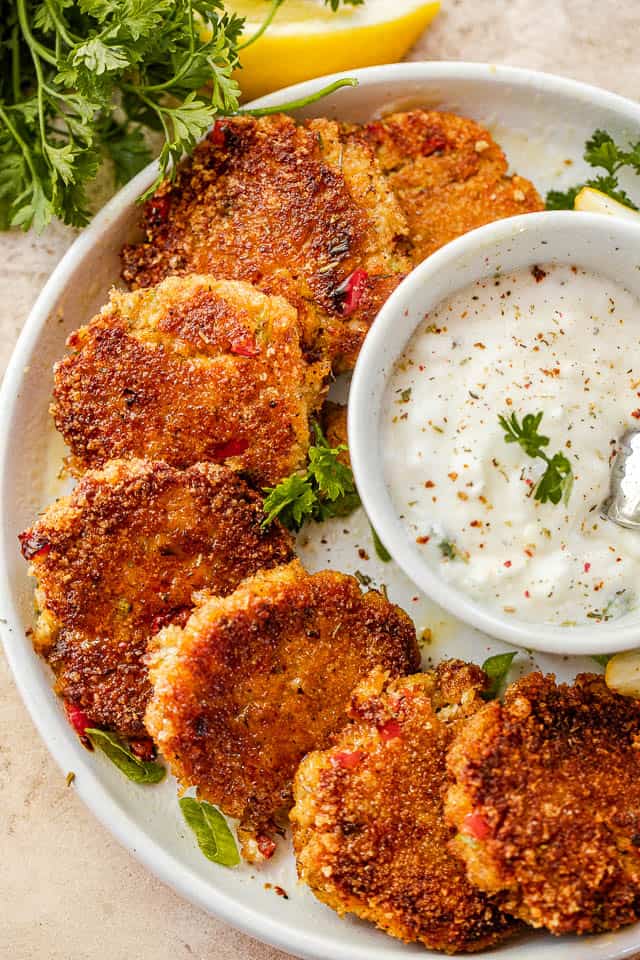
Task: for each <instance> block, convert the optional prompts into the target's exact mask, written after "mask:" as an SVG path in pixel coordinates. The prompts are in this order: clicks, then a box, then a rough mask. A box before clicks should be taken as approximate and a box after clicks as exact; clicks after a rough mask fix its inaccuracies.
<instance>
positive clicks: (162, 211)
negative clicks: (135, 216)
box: [145, 197, 171, 227]
mask: <svg viewBox="0 0 640 960" xmlns="http://www.w3.org/2000/svg"><path fill="white" fill-rule="evenodd" d="M170 208H171V202H170V200H169V198H168V197H151V199H150V200H149V202H148V203H147V206H146V209H145V215H146V220H147V223H148V224H149V226H150V227H159V226H162V224H163V223H166V222H167V220H168V219H169V210H170Z"/></svg>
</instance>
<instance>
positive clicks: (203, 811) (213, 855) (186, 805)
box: [178, 797, 240, 867]
mask: <svg viewBox="0 0 640 960" xmlns="http://www.w3.org/2000/svg"><path fill="white" fill-rule="evenodd" d="M178 803H179V804H180V809H181V810H182V816H183V817H184V819H185V821H186V822H187V824H188V826H189V827H190V828H191V830H193V832H194V834H195V837H196V840H197V841H198V846H199V847H200V850H201V851H202V853H203V854H204V855H205V857H206V858H207V860H212V861H213V862H214V863H220V864H222V866H223V867H235V866H236V865H237V864H238V863H240V857H239V855H238V848H237V846H236V842H235V840H234V839H233V834H232V833H231V830H230V829H229V825H228V824H227V821H226V820H225V818H224V817H223V816H222V814H221V813H220V811H219V810H218V809H217V808H216V807H214V806H213V804H211V803H207V801H206V800H196V799H195V798H194V797H182V799H180V800H179V801H178Z"/></svg>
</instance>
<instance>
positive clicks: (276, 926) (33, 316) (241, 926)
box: [0, 61, 640, 960]
mask: <svg viewBox="0 0 640 960" xmlns="http://www.w3.org/2000/svg"><path fill="white" fill-rule="evenodd" d="M345 73H346V74H347V75H349V76H353V77H356V78H357V79H358V80H359V81H360V82H361V85H362V86H368V85H369V84H371V83H373V82H376V81H380V80H381V79H382V80H384V79H385V78H386V77H388V78H393V79H395V80H398V79H402V80H405V81H408V82H409V81H420V80H425V81H431V82H432V81H434V80H438V79H441V80H447V79H451V80H452V79H456V80H464V79H467V80H473V79H486V78H487V75H488V76H489V77H490V78H492V79H493V80H495V81H496V82H498V83H509V84H513V85H515V86H518V87H523V86H524V87H534V88H536V90H538V91H540V92H543V91H544V92H546V93H548V94H553V93H559V94H563V95H567V94H569V95H570V94H573V96H574V97H575V98H576V99H579V100H582V101H583V102H584V103H585V104H587V105H589V106H598V105H600V106H603V107H605V108H608V109H611V110H613V111H616V112H619V113H620V114H624V115H625V116H626V117H628V118H629V119H630V120H633V121H634V122H636V123H638V125H639V126H640V104H637V103H634V102H633V101H632V100H630V99H628V98H627V97H624V96H622V95H620V94H617V93H612V92H610V91H607V90H605V89H603V88H601V87H598V86H595V85H593V84H588V83H583V82H581V81H578V80H574V79H571V78H567V77H562V76H559V75H557V74H553V73H548V72H543V71H537V70H531V69H526V68H522V67H511V66H503V65H496V64H490V63H481V62H473V61H432V62H429V61H426V62H415V61H414V62H406V63H397V64H386V65H380V66H374V67H366V68H362V69H357V70H351V71H341V72H340V73H333V74H329V75H326V76H324V77H319V78H316V79H313V80H308V81H305V82H303V83H299V84H295V85H293V86H289V87H285V88H282V89H281V90H278V91H275V92H273V93H271V94H268V95H267V96H265V97H261V98H260V99H258V100H255V101H252V103H251V104H249V105H248V106H252V107H257V106H260V107H266V106H276V105H278V104H281V103H284V102H286V101H287V100H289V99H297V98H300V97H305V96H308V95H309V94H310V93H312V92H313V91H315V90H317V89H318V88H319V87H320V86H323V85H324V84H328V83H331V82H332V81H334V80H336V79H338V78H340V77H342V76H345ZM157 170H158V164H157V161H153V162H152V163H150V164H149V165H148V166H147V167H145V169H144V170H142V171H141V172H140V173H139V174H138V175H137V176H136V177H134V178H133V179H132V180H131V181H129V183H128V184H127V185H126V186H124V187H123V188H122V189H121V190H119V191H118V192H117V193H116V194H115V195H114V196H113V197H112V198H111V200H110V201H109V202H108V203H107V204H106V205H105V206H104V207H103V208H102V209H101V210H100V211H99V212H98V213H97V214H96V216H95V217H94V218H93V220H92V221H91V223H90V224H89V225H88V226H87V227H85V228H84V230H83V232H82V233H81V234H80V235H79V236H78V237H77V238H76V239H75V240H74V242H73V243H72V244H71V246H70V247H69V249H68V250H67V251H66V253H65V254H64V256H63V257H62V258H61V260H60V262H59V263H58V264H57V265H56V267H55V268H54V270H53V271H52V273H51V275H50V276H49V278H48V280H47V282H46V283H45V285H44V287H43V289H42V291H41V292H40V294H39V296H38V297H37V299H36V301H35V303H34V305H33V307H32V308H31V310H30V312H29V315H28V317H27V319H26V321H25V324H24V326H23V328H22V330H21V332H20V335H19V337H18V340H17V342H16V345H15V347H14V349H13V352H12V354H11V357H10V360H9V363H8V365H7V368H6V371H5V374H4V377H3V381H2V386H1V388H0V410H1V411H2V413H1V416H0V497H1V499H2V507H1V508H0V509H1V512H0V610H2V616H3V617H4V618H5V621H6V622H3V623H2V624H1V630H0V634H1V636H2V642H3V647H4V652H5V656H6V658H7V661H8V663H9V667H10V669H11V672H12V675H13V679H14V682H15V684H16V686H17V688H18V691H19V693H20V696H21V699H22V701H23V703H24V704H25V706H26V707H27V710H28V712H29V714H30V716H31V719H32V721H33V723H34V725H35V727H36V729H37V731H38V733H39V734H40V737H41V738H42V740H43V741H44V743H45V745H46V747H47V749H48V750H49V752H50V754H51V755H52V756H53V759H54V760H55V762H56V763H57V764H58V767H59V768H60V769H61V771H62V772H63V773H65V772H66V771H67V770H71V769H74V768H77V767H78V766H80V767H81V768H82V776H81V777H78V778H76V782H75V787H76V792H77V794H78V796H79V797H80V799H81V800H82V802H83V803H84V804H85V806H87V807H88V809H89V810H90V811H91V812H92V814H93V815H94V816H95V817H96V818H97V819H98V820H99V821H100V823H101V824H102V825H103V826H104V827H106V829H107V830H108V831H109V832H110V833H111V834H112V835H113V836H114V837H115V838H116V839H117V840H118V841H119V843H121V844H122V846H123V847H124V848H125V849H126V850H127V851H128V852H129V853H131V854H133V855H134V856H135V857H136V859H137V860H139V861H140V862H141V863H142V864H143V865H144V866H145V867H146V868H147V869H148V870H150V871H151V872H152V873H153V874H154V875H155V876H156V877H157V878H158V879H159V880H161V881H162V882H163V883H165V884H166V885H167V886H168V887H169V888H171V889H173V890H174V891H175V892H177V893H178V894H179V895H180V896H182V897H183V898H184V899H186V900H188V901H190V902H191V903H193V904H195V905H196V906H198V907H200V908H201V909H203V910H205V911H206V912H207V913H209V914H211V915H213V916H215V917H217V918H219V919H221V920H223V921H224V922H226V923H228V924H230V925H231V926H232V927H234V928H235V929H237V930H241V931H242V932H243V933H246V934H248V935H249V936H253V937H255V938H257V939H259V940H261V941H262V942H264V943H267V944H269V945H271V946H274V947H277V948H278V949H281V950H284V951H286V952H288V953H293V955H294V956H298V957H302V958H304V960H326V957H327V949H328V948H330V949H331V951H332V960H368V958H369V950H368V948H367V947H366V946H362V947H361V946H359V945H355V944H353V945H349V944H344V943H341V944H336V943H334V942H333V941H330V942H327V938H326V937H325V935H324V934H322V933H316V932H313V931H311V930H310V931H305V932H304V933H302V932H299V931H296V932H295V933H294V934H293V935H292V931H291V928H290V927H289V926H288V925H287V924H285V923H283V922H282V921H280V920H277V919H274V918H273V917H271V916H269V915H267V914H266V913H264V912H263V911H261V910H258V909H255V908H252V907H249V906H246V905H244V904H239V903H238V901H237V900H236V899H235V898H234V897H233V896H232V895H230V894H228V893H226V892H224V891H220V890H215V897H214V898H213V897H211V894H210V893H209V895H208V896H207V895H205V892H206V890H207V886H206V885H203V884H202V881H201V879H200V878H199V877H198V876H197V875H196V874H194V873H193V872H192V871H191V870H190V869H189V868H188V867H187V866H185V865H183V864H182V863H181V862H180V861H179V860H177V859H175V858H174V857H173V856H172V855H171V854H170V853H168V852H167V851H166V849H165V848H164V847H162V846H161V845H160V844H159V843H157V842H156V841H155V840H154V839H152V838H151V837H150V836H148V835H147V834H146V833H145V831H144V830H143V829H142V828H140V827H139V826H138V825H137V824H136V822H135V821H134V820H133V819H132V817H131V816H130V815H129V814H128V813H127V812H126V811H125V810H123V809H122V807H121V806H120V804H119V803H118V801H117V800H116V799H115V797H114V796H113V794H112V793H111V792H110V790H109V789H108V787H107V786H106V785H103V784H102V783H101V782H100V779H99V778H98V777H97V775H96V774H95V773H94V772H93V770H92V768H91V765H90V764H88V763H87V762H86V760H85V759H84V758H83V756H82V748H81V747H79V746H78V745H77V744H75V743H73V742H72V741H71V739H70V738H69V737H68V736H67V733H68V731H67V729H66V727H67V724H66V721H65V720H64V718H63V716H62V713H61V711H60V709H59V706H58V703H57V698H56V697H55V696H51V697H49V698H47V699H46V700H42V699H41V697H40V693H39V687H40V686H41V684H40V683H39V681H38V676H37V674H36V670H37V669H39V667H40V665H39V664H38V663H37V661H34V659H33V651H32V649H31V647H30V645H29V644H28V643H27V642H25V641H24V638H23V637H22V625H21V622H20V616H19V614H18V610H17V605H16V601H15V599H14V597H13V595H12V593H11V591H10V589H9V567H8V557H9V555H10V553H9V551H11V550H13V551H15V549H16V548H15V543H14V542H13V540H11V542H9V538H8V531H7V515H6V511H5V508H4V504H5V498H4V496H3V493H4V491H5V489H6V488H7V486H9V485H11V483H10V479H9V478H8V463H9V459H10V443H11V429H10V427H11V425H12V424H13V421H14V418H15V411H16V406H17V404H18V403H19V402H21V397H20V389H21V386H22V376H23V372H24V366H25V362H26V360H27V358H28V357H29V355H30V353H31V351H32V348H33V347H34V346H35V344H36V343H37V341H38V338H39V336H40V333H41V330H42V329H43V327H44V325H45V323H46V321H47V319H48V317H49V315H50V314H51V312H52V309H53V308H54V307H55V305H56V304H57V302H58V300H59V298H60V296H61V295H62V293H63V292H64V289H65V286H66V283H67V278H68V275H69V274H70V273H71V272H72V271H73V270H74V269H75V268H76V267H77V266H78V264H79V262H80V261H81V260H82V259H83V258H84V256H85V255H86V254H87V253H88V252H89V251H90V250H91V248H92V247H93V246H94V245H95V244H96V243H97V242H98V241H99V240H100V238H101V237H102V235H103V234H104V233H105V232H106V231H107V230H108V228H109V225H110V223H111V220H112V219H113V218H114V217H116V216H118V215H119V214H120V213H121V211H122V210H123V209H124V208H125V207H126V206H128V205H130V204H132V203H135V201H136V199H137V197H138V196H139V195H140V194H141V193H142V192H143V191H144V190H145V189H146V188H147V187H148V186H149V185H150V184H151V183H152V182H153V180H154V178H155V176H156V175H157ZM15 638H20V642H14V640H15ZM40 679H42V678H40ZM212 901H215V902H212ZM294 937H295V941H294V939H293V938H294ZM615 939H616V937H615V936H614V937H612V940H613V941H615ZM394 946H395V944H394ZM638 947H640V924H638V933H637V937H636V942H635V943H634V944H629V945H627V946H626V947H622V948H619V947H618V948H616V946H615V944H614V942H612V943H611V949H610V950H607V948H606V947H605V951H604V952H599V953H598V958H599V960H622V958H624V957H631V956H632V955H633V954H634V953H636V952H637V949H638ZM408 955H410V954H408Z"/></svg>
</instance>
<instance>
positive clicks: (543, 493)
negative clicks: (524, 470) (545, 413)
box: [498, 411, 573, 504]
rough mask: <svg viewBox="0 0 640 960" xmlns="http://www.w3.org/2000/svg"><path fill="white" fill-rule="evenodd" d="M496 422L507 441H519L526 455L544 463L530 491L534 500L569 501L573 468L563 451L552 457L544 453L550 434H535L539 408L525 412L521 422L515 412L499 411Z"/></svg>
mask: <svg viewBox="0 0 640 960" xmlns="http://www.w3.org/2000/svg"><path fill="white" fill-rule="evenodd" d="M498 421H499V423H500V426H501V427H502V429H503V430H504V432H505V433H504V439H505V441H506V442H507V443H518V444H519V445H520V446H521V447H522V449H523V450H524V452H525V453H526V454H527V456H528V457H532V458H534V459H535V458H537V459H539V460H544V462H545V463H546V465H547V468H546V470H545V472H544V473H543V474H542V476H541V477H540V480H539V481H538V484H537V486H536V488H535V490H534V492H533V497H534V499H535V500H539V501H540V503H547V501H549V502H551V503H554V504H557V503H560V501H561V500H562V501H563V503H565V504H566V503H568V501H569V497H570V496H571V490H572V488H573V470H572V468H571V463H570V462H569V460H568V459H567V458H566V457H565V455H564V454H563V453H554V455H553V456H552V457H549V456H547V454H546V453H545V451H544V449H543V448H544V447H548V446H549V437H545V436H543V435H542V434H541V433H538V427H539V426H540V423H541V421H542V411H540V412H539V413H535V414H534V413H527V414H525V416H524V417H523V418H522V423H520V421H519V420H518V417H517V415H516V414H515V413H511V414H506V415H505V414H501V415H500V416H499V417H498Z"/></svg>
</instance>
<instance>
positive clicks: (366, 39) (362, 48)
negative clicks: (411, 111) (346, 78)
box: [228, 0, 440, 100]
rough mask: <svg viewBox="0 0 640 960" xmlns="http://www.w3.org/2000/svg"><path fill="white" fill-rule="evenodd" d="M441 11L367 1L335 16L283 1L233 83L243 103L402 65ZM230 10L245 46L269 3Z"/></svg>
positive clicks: (236, 3)
mask: <svg viewBox="0 0 640 960" xmlns="http://www.w3.org/2000/svg"><path fill="white" fill-rule="evenodd" d="M439 8H440V4H439V2H433V3H425V2H424V0H366V2H365V3H363V4H362V5H360V6H356V7H353V6H349V5H347V4H342V3H341V4H340V7H339V8H338V10H336V11H335V13H334V12H333V11H332V10H331V7H330V6H329V4H325V3H324V2H323V0H285V2H284V3H283V4H282V6H281V7H280V8H279V9H278V11H277V13H276V15H275V17H274V19H273V22H272V23H271V24H270V26H269V28H268V29H267V30H266V31H265V33H264V34H263V35H262V36H261V37H260V38H259V39H258V40H256V42H255V43H252V44H251V45H250V46H248V47H247V48H246V49H245V50H242V51H241V53H240V62H241V63H242V69H241V70H238V71H237V72H236V74H235V78H236V79H237V81H238V82H239V84H240V86H241V87H242V94H243V98H244V99H245V100H247V99H252V98H253V97H259V96H262V95H263V94H265V93H269V92H271V91H272V90H277V89H278V88H279V87H286V86H289V84H292V83H299V82H300V81H301V80H309V79H311V78H312V77H319V76H323V75H324V74H327V73H336V72H339V71H342V70H345V71H346V70H353V69H354V68H355V67H367V66H372V65H374V64H378V63H393V62H395V61H396V60H401V59H402V57H403V56H404V55H405V53H406V52H407V51H408V50H409V48H410V47H411V46H412V45H413V44H414V43H415V41H416V40H417V39H418V37H419V36H420V34H421V33H422V32H423V30H424V29H425V27H427V26H428V24H429V23H431V21H432V20H433V18H434V17H435V15H436V13H437V12H438V10H439ZM228 9H230V10H233V12H234V13H236V14H238V16H241V17H246V23H245V27H244V32H243V41H244V40H249V39H250V38H251V37H252V36H253V35H254V33H256V31H257V30H259V28H260V27H261V25H262V24H263V22H264V20H265V18H266V17H267V16H268V14H269V11H270V9H271V5H270V3H269V2H268V0H230V2H229V4H228Z"/></svg>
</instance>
